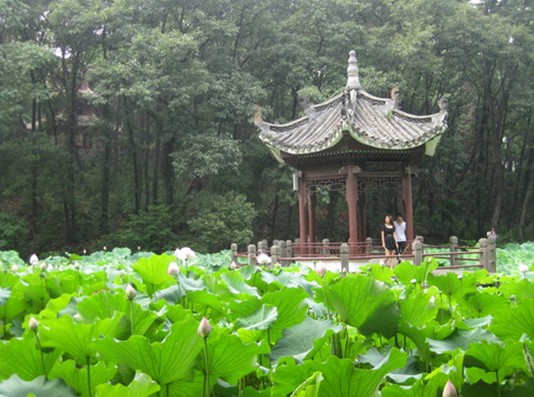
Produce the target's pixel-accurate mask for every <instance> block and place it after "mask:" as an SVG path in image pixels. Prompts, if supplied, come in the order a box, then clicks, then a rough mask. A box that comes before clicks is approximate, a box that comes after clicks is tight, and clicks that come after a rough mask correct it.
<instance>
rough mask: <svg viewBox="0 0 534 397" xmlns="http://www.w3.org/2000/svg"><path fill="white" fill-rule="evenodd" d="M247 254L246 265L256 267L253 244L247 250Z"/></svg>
mask: <svg viewBox="0 0 534 397" xmlns="http://www.w3.org/2000/svg"><path fill="white" fill-rule="evenodd" d="M247 252H248V264H249V265H250V266H256V264H257V262H256V246H255V245H254V244H250V245H249V246H248V248H247Z"/></svg>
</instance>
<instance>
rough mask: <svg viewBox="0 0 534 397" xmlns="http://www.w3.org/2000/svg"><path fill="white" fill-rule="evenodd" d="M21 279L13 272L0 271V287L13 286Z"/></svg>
mask: <svg viewBox="0 0 534 397" xmlns="http://www.w3.org/2000/svg"><path fill="white" fill-rule="evenodd" d="M18 281H19V277H18V276H16V275H15V274H13V273H6V272H1V273H0V288H11V287H13V286H14V285H15V284H17V282H18Z"/></svg>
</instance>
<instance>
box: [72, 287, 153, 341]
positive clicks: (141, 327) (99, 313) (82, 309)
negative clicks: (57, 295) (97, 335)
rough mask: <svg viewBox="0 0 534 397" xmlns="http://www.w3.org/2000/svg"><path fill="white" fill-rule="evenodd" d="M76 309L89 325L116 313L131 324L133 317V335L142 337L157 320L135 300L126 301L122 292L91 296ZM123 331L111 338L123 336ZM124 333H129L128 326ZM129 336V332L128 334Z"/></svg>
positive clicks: (151, 312)
mask: <svg viewBox="0 0 534 397" xmlns="http://www.w3.org/2000/svg"><path fill="white" fill-rule="evenodd" d="M77 309H78V312H79V314H80V316H81V317H82V319H83V321H84V322H86V323H91V322H94V321H97V320H98V319H103V318H111V317H113V316H115V315H116V314H117V313H119V314H124V317H125V318H126V319H127V320H128V321H129V322H130V323H131V322H132V315H133V325H134V327H133V334H134V335H144V333H145V332H146V331H147V329H148V328H149V327H150V326H151V325H152V323H153V322H154V321H156V319H157V318H158V316H157V315H156V313H154V312H153V311H151V310H145V309H143V308H142V307H141V306H140V305H139V304H138V303H137V302H136V301H135V300H133V301H130V300H128V298H127V297H126V294H125V292H124V291H122V290H120V292H118V291H117V292H103V293H100V294H95V295H92V296H90V297H88V298H86V299H84V300H82V301H81V302H80V303H78V305H77ZM132 310H133V312H132ZM124 331H125V330H124V329H119V330H118V332H117V333H114V334H113V335H111V336H114V337H117V338H118V337H121V336H123V335H124ZM126 331H130V326H128V327H126ZM129 334H130V332H128V335H129ZM108 336H110V335H108Z"/></svg>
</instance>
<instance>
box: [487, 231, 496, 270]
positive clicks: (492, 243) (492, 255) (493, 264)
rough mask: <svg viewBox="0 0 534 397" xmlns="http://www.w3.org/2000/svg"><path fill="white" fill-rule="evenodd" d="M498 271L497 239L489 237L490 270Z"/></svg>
mask: <svg viewBox="0 0 534 397" xmlns="http://www.w3.org/2000/svg"><path fill="white" fill-rule="evenodd" d="M496 271H497V239H496V238H495V237H488V272H490V273H495V272H496Z"/></svg>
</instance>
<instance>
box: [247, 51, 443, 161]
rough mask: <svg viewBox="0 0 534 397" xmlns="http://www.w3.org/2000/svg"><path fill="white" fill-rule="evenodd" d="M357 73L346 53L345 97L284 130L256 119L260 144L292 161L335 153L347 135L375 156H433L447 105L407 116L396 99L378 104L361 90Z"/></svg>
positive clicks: (353, 58) (317, 107)
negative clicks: (411, 152)
mask: <svg viewBox="0 0 534 397" xmlns="http://www.w3.org/2000/svg"><path fill="white" fill-rule="evenodd" d="M354 69H356V71H355V72H354ZM357 71H358V70H357V66H356V55H355V53H354V51H351V53H350V57H349V68H348V72H349V81H348V83H347V88H346V89H345V90H344V92H342V93H340V94H338V95H336V96H335V97H333V98H331V99H329V100H328V101H326V102H323V103H321V104H318V105H314V106H311V107H309V108H308V109H306V110H305V112H306V116H304V117H302V118H300V119H297V120H295V121H292V122H289V123H286V124H272V123H267V122H264V121H263V120H261V118H257V119H256V125H257V126H258V127H260V134H259V138H260V139H261V140H262V141H263V142H264V143H265V144H267V146H269V148H270V149H271V151H273V153H274V154H275V156H277V157H279V154H280V152H285V153H289V154H294V155H298V154H310V153H317V152H321V151H323V150H326V149H329V148H332V147H334V146H335V145H336V144H337V143H338V142H339V141H340V140H341V138H342V137H343V136H344V135H345V134H347V133H348V134H350V136H351V137H352V138H353V139H355V140H356V141H358V142H360V143H362V144H364V145H367V146H369V147H371V148H376V149H379V150H407V149H413V148H416V147H419V146H422V145H425V144H427V147H426V150H425V152H426V154H429V155H432V154H433V153H434V149H435V147H436V144H437V141H438V140H439V138H440V136H441V135H442V134H443V132H444V131H445V129H446V128H447V123H446V117H447V108H446V105H445V104H443V103H441V102H440V111H439V112H437V113H434V114H431V115H425V116H417V115H413V114H410V113H406V112H404V111H402V110H400V109H399V108H398V100H397V98H396V95H392V98H379V97H376V96H373V95H371V94H369V93H368V92H366V91H364V90H362V89H361V87H360V85H359V80H358V75H357ZM351 72H352V73H351ZM395 94H396V93H395Z"/></svg>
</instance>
